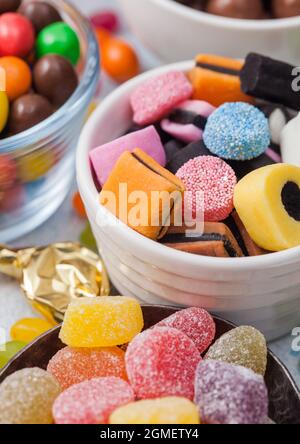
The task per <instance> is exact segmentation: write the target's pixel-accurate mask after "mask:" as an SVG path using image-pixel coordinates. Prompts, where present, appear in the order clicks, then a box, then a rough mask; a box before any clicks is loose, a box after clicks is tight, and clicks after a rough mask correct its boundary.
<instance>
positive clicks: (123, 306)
mask: <svg viewBox="0 0 300 444" xmlns="http://www.w3.org/2000/svg"><path fill="white" fill-rule="evenodd" d="M143 325H144V321H143V313H142V309H141V307H140V305H139V303H138V302H137V301H136V300H135V299H132V298H129V297H125V296H103V297H99V298H86V299H80V300H77V301H74V302H71V304H70V305H69V306H68V308H67V311H66V313H65V318H64V321H63V324H62V327H61V330H60V335H59V337H60V339H61V340H62V342H63V343H64V344H67V345H69V346H71V347H112V346H114V345H121V344H125V343H127V342H130V341H131V340H132V339H133V338H134V336H136V335H137V334H138V333H140V332H141V330H142V328H143Z"/></svg>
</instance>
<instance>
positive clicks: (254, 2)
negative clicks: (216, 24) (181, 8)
mask: <svg viewBox="0 0 300 444" xmlns="http://www.w3.org/2000/svg"><path fill="white" fill-rule="evenodd" d="M206 11H207V12H209V13H210V14H215V15H221V16H223V17H233V18H237V19H253V20H259V19H262V18H264V10H263V5H262V2H261V0H251V1H250V2H249V1H248V0H209V1H208V4H207V7H206Z"/></svg>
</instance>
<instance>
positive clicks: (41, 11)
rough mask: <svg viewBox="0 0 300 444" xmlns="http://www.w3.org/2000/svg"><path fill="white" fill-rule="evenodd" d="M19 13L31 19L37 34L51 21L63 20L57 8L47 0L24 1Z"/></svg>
mask: <svg viewBox="0 0 300 444" xmlns="http://www.w3.org/2000/svg"><path fill="white" fill-rule="evenodd" d="M19 3H20V2H19ZM19 13H20V14H22V15H24V16H25V17H27V18H28V20H30V21H31V23H32V24H33V26H34V28H35V31H36V33H37V34H38V33H39V32H40V31H41V30H42V29H43V28H45V27H46V26H48V25H51V23H55V22H60V21H61V20H62V18H61V15H60V14H59V12H58V11H57V9H56V8H55V7H54V6H52V5H50V4H49V3H47V2H35V1H34V2H32V1H31V2H23V3H22V5H21V7H20V9H19Z"/></svg>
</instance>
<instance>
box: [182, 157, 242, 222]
mask: <svg viewBox="0 0 300 444" xmlns="http://www.w3.org/2000/svg"><path fill="white" fill-rule="evenodd" d="M176 176H177V177H179V179H181V180H182V182H183V183H184V185H185V187H186V191H188V193H186V195H185V200H184V202H185V204H186V205H187V206H188V207H189V210H192V214H193V217H196V215H197V213H198V214H199V212H200V211H201V210H202V211H203V212H204V220H205V221H206V222H219V221H222V220H224V219H226V218H227V217H228V216H229V215H230V213H231V212H232V210H233V193H234V188H235V186H236V183H237V179H236V175H235V172H234V171H233V169H232V168H231V167H230V166H229V165H228V164H227V163H226V162H224V160H222V159H219V158H218V157H213V156H199V157H196V158H195V159H191V160H189V161H188V162H186V163H185V164H184V165H183V166H182V167H181V168H180V169H179V170H178V171H177V173H176ZM198 192H202V193H203V202H201V200H202V199H200V202H199V199H197V193H198ZM199 205H201V208H199ZM203 205H204V208H202V206H203Z"/></svg>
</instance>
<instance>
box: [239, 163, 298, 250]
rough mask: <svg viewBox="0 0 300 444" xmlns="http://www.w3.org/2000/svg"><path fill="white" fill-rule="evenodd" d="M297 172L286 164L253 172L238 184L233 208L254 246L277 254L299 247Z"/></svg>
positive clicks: (270, 166) (296, 169) (295, 167)
mask: <svg viewBox="0 0 300 444" xmlns="http://www.w3.org/2000/svg"><path fill="white" fill-rule="evenodd" d="M299 188H300V168H299V167H297V166H293V165H288V164H285V163H279V164H277V165H269V166H266V167H263V168H259V169H258V170H255V171H252V172H251V173H249V174H248V175H247V176H245V177H244V178H243V179H242V180H240V182H239V183H238V184H237V186H236V187H235V190H234V206H235V208H236V211H237V212H238V215H239V216H240V218H241V220H242V222H243V224H244V225H245V227H246V230H247V231H248V233H249V234H250V236H251V237H252V239H253V240H254V242H255V243H256V244H257V245H259V246H260V247H262V248H264V249H265V250H269V251H280V250H285V249H288V248H292V247H296V246H298V245H300V198H299V195H300V191H299Z"/></svg>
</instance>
